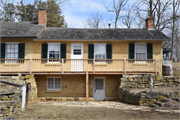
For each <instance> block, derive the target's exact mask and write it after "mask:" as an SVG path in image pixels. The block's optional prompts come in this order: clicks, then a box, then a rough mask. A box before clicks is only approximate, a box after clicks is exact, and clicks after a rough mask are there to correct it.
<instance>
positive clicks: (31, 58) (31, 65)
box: [30, 58, 32, 74]
mask: <svg viewBox="0 0 180 120" xmlns="http://www.w3.org/2000/svg"><path fill="white" fill-rule="evenodd" d="M31 72H32V58H30V74H31Z"/></svg>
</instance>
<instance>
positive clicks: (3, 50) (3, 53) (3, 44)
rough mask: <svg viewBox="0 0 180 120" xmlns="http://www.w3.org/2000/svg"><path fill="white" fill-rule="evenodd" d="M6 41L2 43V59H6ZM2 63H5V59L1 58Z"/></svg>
mask: <svg viewBox="0 0 180 120" xmlns="http://www.w3.org/2000/svg"><path fill="white" fill-rule="evenodd" d="M5 48H6V46H5V43H1V53H0V54H1V55H0V56H1V59H5ZM1 63H5V60H1Z"/></svg>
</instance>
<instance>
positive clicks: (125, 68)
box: [124, 59, 126, 74]
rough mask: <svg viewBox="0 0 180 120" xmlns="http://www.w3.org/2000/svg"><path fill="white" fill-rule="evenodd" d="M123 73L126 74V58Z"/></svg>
mask: <svg viewBox="0 0 180 120" xmlns="http://www.w3.org/2000/svg"><path fill="white" fill-rule="evenodd" d="M124 74H126V59H124Z"/></svg>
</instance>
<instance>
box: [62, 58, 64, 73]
mask: <svg viewBox="0 0 180 120" xmlns="http://www.w3.org/2000/svg"><path fill="white" fill-rule="evenodd" d="M63 73H64V59H62V74H63Z"/></svg>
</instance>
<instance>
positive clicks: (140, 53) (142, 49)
mask: <svg viewBox="0 0 180 120" xmlns="http://www.w3.org/2000/svg"><path fill="white" fill-rule="evenodd" d="M146 46H147V45H146V43H136V44H135V58H136V59H147V55H146V54H147V47H146Z"/></svg>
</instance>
